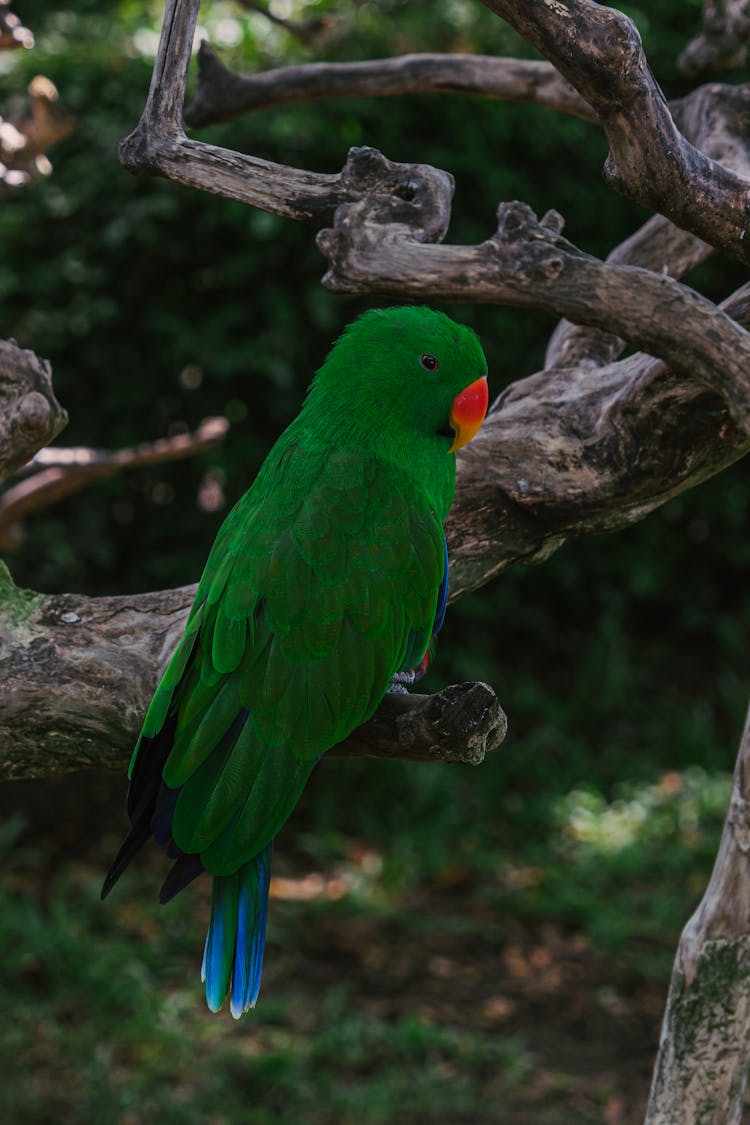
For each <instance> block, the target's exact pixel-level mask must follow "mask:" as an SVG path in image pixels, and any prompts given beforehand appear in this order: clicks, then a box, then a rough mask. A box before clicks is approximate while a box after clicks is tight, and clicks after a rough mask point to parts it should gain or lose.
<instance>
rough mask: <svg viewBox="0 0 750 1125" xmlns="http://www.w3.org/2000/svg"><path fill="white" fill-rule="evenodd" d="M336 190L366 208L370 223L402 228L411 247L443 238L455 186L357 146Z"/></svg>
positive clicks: (432, 172) (446, 177) (421, 167)
mask: <svg viewBox="0 0 750 1125" xmlns="http://www.w3.org/2000/svg"><path fill="white" fill-rule="evenodd" d="M341 186H342V188H343V189H344V191H345V192H346V194H347V195H351V196H352V197H354V198H355V199H359V200H361V202H362V203H365V204H366V205H367V206H366V212H365V213H366V215H367V217H368V219H369V220H370V221H371V222H375V223H380V224H383V223H403V224H404V225H405V226H407V227H409V228H410V234H411V236H412V238H414V239H416V240H417V242H442V240H443V239H444V238H445V235H446V232H447V230H448V223H449V222H450V217H451V201H452V199H453V189H454V186H455V181H454V179H453V176H451V174H450V173H449V172H443V171H441V170H440V169H439V168H432V167H431V166H430V165H429V164H398V163H396V162H395V161H393V160H389V159H388V158H387V157H386V156H383V154H382V152H378V150H377V149H376V148H368V147H364V146H363V147H359V148H351V149H349V155H348V156H347V159H346V164H345V165H344V167H343V169H342V172H341ZM344 206H346V204H344Z"/></svg>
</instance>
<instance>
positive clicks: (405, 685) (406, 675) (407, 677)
mask: <svg viewBox="0 0 750 1125" xmlns="http://www.w3.org/2000/svg"><path fill="white" fill-rule="evenodd" d="M429 663H430V657H429V653H425V654H424V656H423V657H422V660H421V662H420V663H419V664H418V665H417V666H416V668H409V669H407V671H406V672H394V673H393V675H392V676H391V685H390V687H389V688H388V694H389V695H405V694H406V693H407V692H408V691H409V688H410V687H411V685H412V684H415V683H416V682H417V680H421V679H422V676H424V674H425V673H426V671H427V668H428V666H429Z"/></svg>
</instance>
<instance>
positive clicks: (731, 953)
mask: <svg viewBox="0 0 750 1125" xmlns="http://www.w3.org/2000/svg"><path fill="white" fill-rule="evenodd" d="M749 985H750V712H749V713H748V718H747V721H746V723H745V730H744V733H743V735H742V741H741V743H740V749H739V754H738V756H737V764H736V766H735V771H734V777H733V779H732V795H731V799H730V802H729V809H728V811H727V816H726V820H725V822H724V831H723V834H722V837H721V844H720V846H719V852H718V854H717V856H716V863H715V864H714V870H713V874H712V875H711V880H710V882H709V884H708V887H707V888H706V892H705V894H704V896H703V899H702V900H701V903H700V905H699V907H698V909H697V910H696V911H695V913H694V914H693V916H692V918H691V919H690V921H689V922H688V923H687V925H686V926H685V929H684V930H683V932H682V937H681V938H680V944H679V946H678V949H677V956H676V958H675V963H674V969H673V971H672V982H671V985H670V990H669V999H668V1001H667V1009H666V1014H665V1016H664V1023H663V1026H662V1034H661V1042H660V1046H659V1054H658V1056H657V1060H656V1067H655V1070H654V1082H653V1086H652V1090H651V1099H650V1101H649V1106H648V1112H647V1115H646V1123H645V1125H674V1122H677V1121H679V1122H680V1125H740V1123H741V1121H742V1111H743V1107H744V1101H745V1097H744V1095H745V1087H746V1083H747V1069H748V1060H750V987H749Z"/></svg>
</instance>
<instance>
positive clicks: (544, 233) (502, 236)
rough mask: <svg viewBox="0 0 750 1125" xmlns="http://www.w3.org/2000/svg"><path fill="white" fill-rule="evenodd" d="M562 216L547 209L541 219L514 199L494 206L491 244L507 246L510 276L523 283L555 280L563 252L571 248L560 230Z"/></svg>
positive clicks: (562, 264)
mask: <svg viewBox="0 0 750 1125" xmlns="http://www.w3.org/2000/svg"><path fill="white" fill-rule="evenodd" d="M564 225H565V220H564V219H563V217H562V215H560V214H559V213H558V212H557V211H547V213H546V214H545V215H544V216H543V218H542V220H541V222H540V220H539V219H537V217H536V215H535V214H534V212H533V211H532V209H531V207H529V206H528V204H526V203H519V202H518V201H517V200H514V201H512V202H509V203H501V204H500V206H499V207H498V209H497V231H496V233H495V234H494V235H493V236H492V238H491V240H490V241H491V242H492V243H493V244H494V245H495V247H497V248H498V249H499V248H501V247H502V248H503V249H511V250H512V253H513V260H514V267H513V272H514V276H515V277H516V278H519V279H523V281H524V283H526V284H527V283H528V282H529V281H532V280H536V281H538V282H540V283H543V282H551V281H555V280H556V279H557V278H558V277H559V276H560V274H561V273H562V271H563V268H564V266H565V261H564V257H563V254H562V253H561V252H560V251H561V250H564V251H565V252H566V253H570V251H575V248H574V247H573V246H572V244H571V243H569V242H568V241H567V240H566V239H564V238H562V236H561V233H560V232H561V231H562V229H563V227H564Z"/></svg>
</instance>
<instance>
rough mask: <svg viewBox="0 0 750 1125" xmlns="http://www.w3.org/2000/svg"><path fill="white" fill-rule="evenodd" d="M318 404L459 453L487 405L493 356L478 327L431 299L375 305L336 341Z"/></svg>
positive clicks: (318, 382) (391, 435)
mask: <svg viewBox="0 0 750 1125" xmlns="http://www.w3.org/2000/svg"><path fill="white" fill-rule="evenodd" d="M311 397H312V398H314V399H315V400H316V406H317V408H318V409H321V410H324V411H326V412H329V414H330V416H331V417H332V418H334V419H335V420H336V422H337V423H338V424H341V425H342V426H343V425H344V424H345V420H346V419H347V418H348V420H349V424H350V426H351V427H352V432H358V433H364V432H367V433H370V434H381V435H382V437H383V439H384V440H388V441H389V443H390V442H392V441H398V442H400V443H401V444H402V445H404V446H405V447H406V448H409V445H410V444H411V445H412V446H413V445H414V444H415V443H417V442H421V441H422V439H436V445H437V440H439V441H440V443H441V445H440V448H442V449H443V450H444V451H445V452H446V453H448V452H450V453H453V452H454V451H455V450H457V449H460V448H461V446H463V445H466V443H467V442H469V441H471V439H472V438H473V437H474V435H475V434H476V433H477V431H478V429H479V427H480V426H481V424H482V421H483V420H484V416H485V414H486V412H487V360H486V359H485V356H484V352H483V351H482V346H481V344H480V343H479V340H478V338H477V336H476V335H475V333H474V332H473V331H472V330H471V329H470V328H467V327H466V326H465V325H462V324H456V322H455V321H453V320H451V319H450V317H447V316H445V314H444V313H441V312H436V311H435V310H434V309H428V308H425V307H424V306H419V307H417V306H408V307H404V308H392V309H373V310H371V311H370V312H366V313H364V315H363V316H361V317H360V318H359V319H358V320H355V321H354V323H353V324H350V325H349V327H348V328H347V329H346V330H345V331H344V333H343V335H342V336H341V337H340V338H339V339H338V340H337V341H336V343H335V344H334V346H333V348H332V350H331V352H330V354H329V356H328V358H327V359H326V362H325V363H324V365H323V367H322V368H321V369H320V371H319V372H318V374H317V376H316V378H315V381H314V383H313V387H312V395H311Z"/></svg>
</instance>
